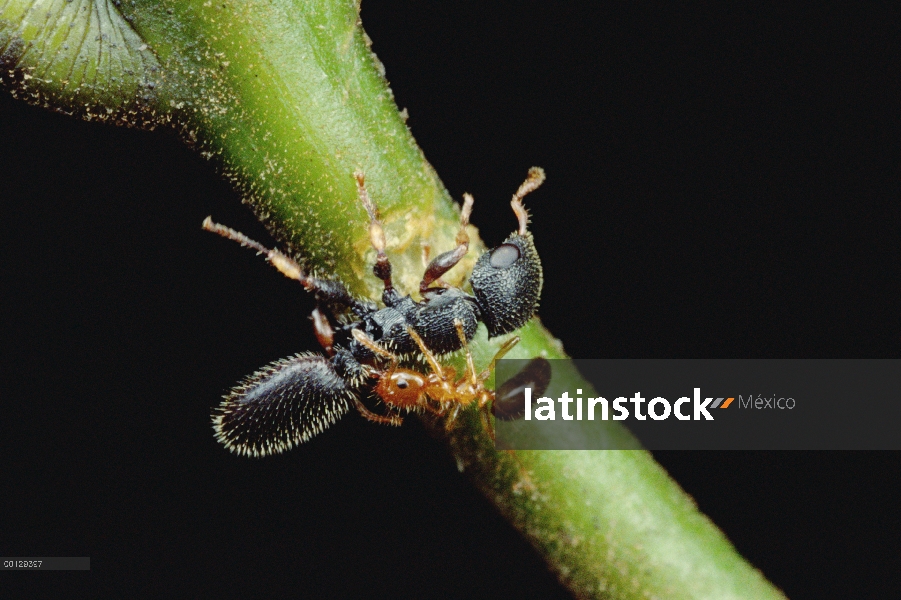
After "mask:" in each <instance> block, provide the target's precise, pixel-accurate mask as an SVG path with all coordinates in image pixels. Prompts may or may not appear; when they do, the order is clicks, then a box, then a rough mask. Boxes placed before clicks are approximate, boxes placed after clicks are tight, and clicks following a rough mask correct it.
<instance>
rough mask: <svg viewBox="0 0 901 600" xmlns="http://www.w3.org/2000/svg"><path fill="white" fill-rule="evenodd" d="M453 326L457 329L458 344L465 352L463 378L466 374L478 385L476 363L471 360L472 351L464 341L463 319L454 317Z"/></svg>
mask: <svg viewBox="0 0 901 600" xmlns="http://www.w3.org/2000/svg"><path fill="white" fill-rule="evenodd" d="M454 327H456V329H457V337H459V338H460V344H461V345H462V346H463V350H464V352H465V353H466V373H464V375H463V379H466V377H467V376H468V377H469V378H470V381H471V382H472V384H473V385H478V383H479V378H478V377H476V364H475V362H474V361H473V360H472V351H470V349H469V342H467V341H466V332H465V331H463V321H461V320H460V319H454Z"/></svg>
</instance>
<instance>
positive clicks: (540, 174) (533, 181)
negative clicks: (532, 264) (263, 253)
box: [510, 167, 545, 235]
mask: <svg viewBox="0 0 901 600" xmlns="http://www.w3.org/2000/svg"><path fill="white" fill-rule="evenodd" d="M544 179H545V175H544V169H542V168H541V167H532V168H531V169H529V175H528V177H526V180H525V181H523V182H522V185H521V186H519V189H518V190H516V193H515V194H513V200H511V201H510V206H512V207H513V212H514V213H515V214H516V218H517V219H519V235H525V234H526V225H528V223H529V213H528V212H527V211H526V209H525V207H524V206H523V205H522V199H523V198H524V197H525V196H526V194H529V193H531V192H534V191H535V190H537V189H538V188H539V187H541V184H542V183H544Z"/></svg>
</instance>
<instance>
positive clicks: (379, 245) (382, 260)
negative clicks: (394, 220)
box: [354, 171, 397, 304]
mask: <svg viewBox="0 0 901 600" xmlns="http://www.w3.org/2000/svg"><path fill="white" fill-rule="evenodd" d="M354 178H356V180H357V196H358V197H359V199H360V202H361V203H362V204H363V208H365V209H366V213H367V214H368V215H369V242H370V243H371V244H372V247H373V248H374V249H375V255H376V258H375V264H374V265H373V266H372V272H373V273H374V274H375V276H376V277H378V278H379V279H381V280H382V283H384V285H385V291H384V292H383V294H382V296H383V297H384V298H386V299H388V298H393V296H395V295H396V294H397V292H395V291H394V284H393V283H392V281H391V261H389V260H388V255H387V254H385V245H386V242H385V230H384V229H383V228H382V222H381V221H380V220H379V211H378V209H377V208H376V207H375V203H374V202H373V201H372V198H370V197H369V192H367V191H366V180H365V177H364V175H363V172H362V171H355V172H354ZM385 304H390V303H389V302H387V301H386V302H385Z"/></svg>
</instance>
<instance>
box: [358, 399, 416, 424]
mask: <svg viewBox="0 0 901 600" xmlns="http://www.w3.org/2000/svg"><path fill="white" fill-rule="evenodd" d="M354 404H355V405H356V407H357V410H358V411H360V414H361V415H363V417H364V418H366V419H367V420H369V421H372V422H373V423H381V424H382V425H393V426H394V427H399V426H400V424H401V423H403V422H404V420H403V419H402V418H401V417H400V416H399V415H377V414H375V413H374V412H372V411H371V410H369V409H368V408H366V406H365V405H364V404H363V403H362V402H361V401H360V399H359V398H357V397H356V396H354Z"/></svg>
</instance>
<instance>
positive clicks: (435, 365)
mask: <svg viewBox="0 0 901 600" xmlns="http://www.w3.org/2000/svg"><path fill="white" fill-rule="evenodd" d="M407 333H408V334H410V337H411V338H413V341H414V342H416V345H417V346H419V351H420V352H422V354H423V356H425V359H426V360H427V361H428V362H429V366H431V367H432V371H434V372H435V375H437V376H438V377H440V378H441V380H442V381H447V375H445V373H444V369H443V368H442V367H441V364H440V363H439V362H438V359H437V358H435V355H434V354H432V351H431V350H429V349H428V348H426V345H425V342H423V341H422V338H421V337H419V334H418V333H416V330H415V329H413V328H412V327H410V326H407Z"/></svg>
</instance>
